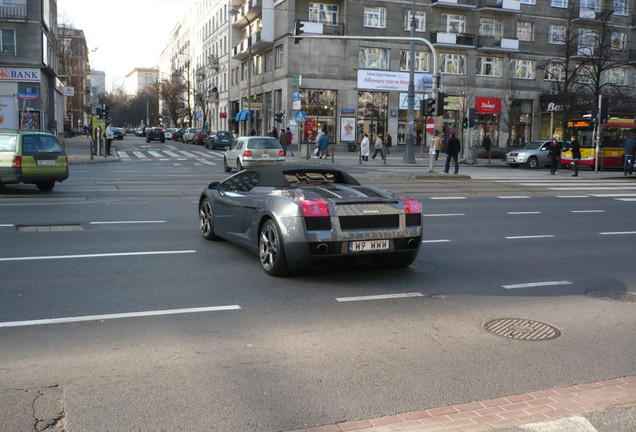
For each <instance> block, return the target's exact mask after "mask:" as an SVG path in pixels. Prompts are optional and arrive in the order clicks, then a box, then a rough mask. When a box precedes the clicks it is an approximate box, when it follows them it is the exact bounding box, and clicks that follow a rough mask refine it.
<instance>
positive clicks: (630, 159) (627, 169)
mask: <svg viewBox="0 0 636 432" xmlns="http://www.w3.org/2000/svg"><path fill="white" fill-rule="evenodd" d="M635 156H636V139H634V132H629V133H628V134H627V138H626V139H625V156H624V158H625V159H624V162H623V172H624V173H625V175H627V174H629V175H632V174H633V173H634V157H635Z"/></svg>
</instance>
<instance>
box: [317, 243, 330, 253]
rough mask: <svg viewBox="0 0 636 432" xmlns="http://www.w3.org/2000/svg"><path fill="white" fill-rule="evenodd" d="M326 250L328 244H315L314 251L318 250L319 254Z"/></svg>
mask: <svg viewBox="0 0 636 432" xmlns="http://www.w3.org/2000/svg"><path fill="white" fill-rule="evenodd" d="M328 250H329V246H327V244H326V243H320V244H319V245H318V246H316V252H318V253H319V254H324V253H327V251H328Z"/></svg>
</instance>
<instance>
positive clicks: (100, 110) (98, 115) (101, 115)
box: [95, 107, 104, 119]
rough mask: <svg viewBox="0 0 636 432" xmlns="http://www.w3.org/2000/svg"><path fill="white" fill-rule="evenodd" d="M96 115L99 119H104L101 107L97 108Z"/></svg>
mask: <svg viewBox="0 0 636 432" xmlns="http://www.w3.org/2000/svg"><path fill="white" fill-rule="evenodd" d="M95 114H97V118H98V119H103V118H104V110H103V109H101V108H100V107H97V108H95Z"/></svg>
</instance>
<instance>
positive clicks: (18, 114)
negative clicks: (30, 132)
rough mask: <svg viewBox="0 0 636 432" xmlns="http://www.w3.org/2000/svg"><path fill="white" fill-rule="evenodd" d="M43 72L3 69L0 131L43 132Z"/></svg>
mask: <svg viewBox="0 0 636 432" xmlns="http://www.w3.org/2000/svg"><path fill="white" fill-rule="evenodd" d="M41 88H42V85H41V73H40V70H39V69H21V68H0V128H10V129H43V128H44V126H43V124H42V94H41Z"/></svg>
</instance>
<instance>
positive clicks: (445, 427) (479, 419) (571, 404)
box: [291, 376, 636, 432]
mask: <svg viewBox="0 0 636 432" xmlns="http://www.w3.org/2000/svg"><path fill="white" fill-rule="evenodd" d="M633 403H636V376H628V377H624V378H615V379H611V380H607V381H599V382H593V383H586V384H579V385H575V386H570V387H561V388H556V389H553V390H544V391H537V392H531V393H525V394H520V395H514V396H506V397H502V398H497V399H489V400H485V401H480V402H472V403H467V404H462V405H451V406H446V407H440V408H431V409H425V410H422V411H413V412H407V413H402V414H396V415H390V416H385V417H378V418H373V419H368V420H358V421H350V422H343V423H337V424H333V425H324V426H316V427H311V428H308V429H298V430H296V431H291V432H346V431H356V432H392V431H402V432H479V431H492V430H496V429H503V428H509V427H515V426H520V425H523V424H526V423H534V422H541V421H548V420H554V419H558V418H561V417H568V416H572V415H576V414H582V413H585V412H589V411H595V410H599V409H602V408H608V407H611V406H618V405H626V404H633Z"/></svg>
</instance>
